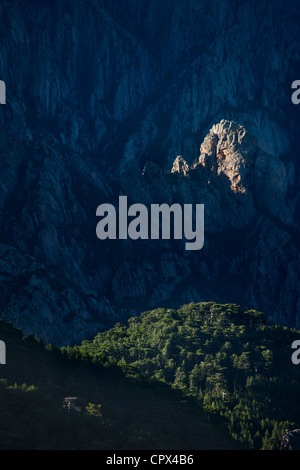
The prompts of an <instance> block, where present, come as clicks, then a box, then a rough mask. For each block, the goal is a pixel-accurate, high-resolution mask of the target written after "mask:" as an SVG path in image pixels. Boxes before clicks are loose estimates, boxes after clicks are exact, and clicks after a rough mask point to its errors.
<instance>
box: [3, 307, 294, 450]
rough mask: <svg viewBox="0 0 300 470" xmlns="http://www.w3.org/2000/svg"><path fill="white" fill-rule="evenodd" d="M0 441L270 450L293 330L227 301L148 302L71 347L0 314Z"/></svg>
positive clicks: (290, 418)
mask: <svg viewBox="0 0 300 470" xmlns="http://www.w3.org/2000/svg"><path fill="white" fill-rule="evenodd" d="M0 338H1V340H3V341H5V344H6V353H7V364H6V365H1V366H0V376H1V380H0V449H182V450H184V449H229V448H231V449H238V448H242V449H279V448H280V446H281V438H282V436H283V435H284V433H285V430H286V429H294V428H297V427H299V422H300V405H299V400H298V397H299V392H300V380H299V369H298V367H300V366H297V365H294V364H293V363H292V361H291V354H292V350H291V344H292V342H293V341H294V340H295V339H299V332H297V331H296V330H292V329H288V328H286V327H279V326H275V325H273V326H270V325H267V324H266V321H265V317H264V315H263V314H262V313H260V312H257V311H255V310H248V311H244V310H242V309H241V308H240V307H239V306H237V305H233V304H226V305H219V304H216V303H213V302H207V303H192V304H188V305H184V306H183V307H182V308H180V309H178V310H172V309H162V308H158V309H155V310H152V311H148V312H144V313H142V314H141V315H139V316H135V317H132V318H130V319H129V320H128V324H126V325H125V324H124V325H123V324H121V323H118V324H116V325H115V326H114V327H113V328H111V329H110V330H108V331H104V332H99V333H98V334H97V335H96V336H95V338H94V339H92V340H85V341H83V342H82V344H80V345H75V346H65V347H62V348H58V347H56V346H55V345H51V344H50V345H44V343H43V342H42V341H41V340H40V339H39V338H36V337H32V336H30V337H27V338H24V336H23V334H22V332H21V331H20V330H18V329H16V328H14V327H13V326H12V325H11V324H9V323H6V322H3V321H0Z"/></svg>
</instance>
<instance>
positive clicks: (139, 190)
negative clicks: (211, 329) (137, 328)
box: [0, 0, 300, 345]
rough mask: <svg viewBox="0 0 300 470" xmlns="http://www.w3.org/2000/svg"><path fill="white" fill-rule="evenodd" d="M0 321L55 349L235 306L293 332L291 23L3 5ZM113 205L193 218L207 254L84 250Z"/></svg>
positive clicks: (235, 12)
mask: <svg viewBox="0 0 300 470" xmlns="http://www.w3.org/2000/svg"><path fill="white" fill-rule="evenodd" d="M0 17H1V26H0V31H1V38H2V39H1V51H0V72H1V76H0V79H2V80H3V81H4V82H5V84H6V93H7V96H6V104H5V105H1V108H0V111H1V112H0V128H1V138H0V152H1V172H0V188H1V190H0V227H1V239H0V241H1V244H0V276H1V277H0V305H1V317H2V318H3V319H5V320H8V321H11V322H13V323H14V324H15V325H16V326H18V327H20V328H22V331H24V334H26V335H28V334H36V335H38V336H39V337H40V338H42V339H43V340H44V341H45V342H46V343H49V342H51V343H55V344H58V345H62V344H71V343H75V342H79V341H80V340H81V339H84V338H88V337H90V338H91V337H93V335H94V334H96V332H97V331H99V330H103V329H106V328H108V327H109V326H111V325H113V324H114V323H115V322H117V321H119V320H122V319H126V318H128V317H129V316H130V315H132V314H135V313H137V312H141V311H144V310H146V309H149V308H156V307H158V306H168V307H170V308H176V307H178V306H180V305H182V304H183V303H185V302H190V301H211V300H214V301H217V302H234V303H238V304H240V305H242V306H243V307H245V308H248V309H251V308H255V309H258V310H261V311H264V312H265V314H266V316H267V319H268V321H269V322H271V323H279V324H282V325H288V326H294V327H296V328H298V327H299V308H300V292H299V289H300V287H299V286H300V282H299V280H300V275H299V207H300V206H299V149H298V145H297V137H298V123H299V109H298V107H297V105H295V104H293V102H292V100H291V96H292V91H293V90H292V89H291V85H292V83H293V82H294V81H295V80H297V79H298V78H299V73H300V67H299V64H300V59H299V35H298V24H299V19H300V18H299V11H298V4H297V2H296V1H291V2H290V3H289V5H288V6H287V5H286V3H285V2H283V0H275V1H273V2H268V1H267V0H263V1H256V0H255V1H251V2H250V1H247V0H241V1H237V0H225V1H223V2H222V3H221V4H220V2H217V1H216V0H210V1H208V0H189V1H186V0H175V1H174V0H172V1H171V0H163V1H161V0H160V1H158V0H140V1H137V0H126V2H124V1H123V0H122V1H121V0H116V1H114V2H110V1H108V0H102V1H96V0H89V1H88V2H83V0H74V1H72V2H68V1H67V0H54V1H51V2H50V1H48V0H43V1H39V2H38V1H36V0H33V1H30V2H29V1H28V0H25V1H22V2H21V1H14V2H10V1H8V0H3V1H2V2H1V6H0ZM119 195H127V197H128V201H129V203H130V204H132V203H142V204H145V205H147V207H149V205H150V204H155V203H159V204H162V203H167V204H171V203H182V204H185V203H191V204H196V203H198V204H204V206H205V242H204V248H203V249H202V250H199V251H198V252H189V251H186V250H185V249H184V245H183V243H182V242H181V241H179V240H170V241H168V240H156V241H153V240H152V241H151V240H136V241H134V240H131V239H128V240H106V241H101V240H99V239H97V237H96V225H97V222H98V219H97V217H96V209H97V207H98V206H99V205H100V204H102V203H109V204H113V205H115V206H117V204H118V197H119Z"/></svg>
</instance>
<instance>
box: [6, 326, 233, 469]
mask: <svg viewBox="0 0 300 470" xmlns="http://www.w3.org/2000/svg"><path fill="white" fill-rule="evenodd" d="M0 335H1V338H3V339H4V340H5V344H6V346H7V356H8V358H9V360H8V361H7V364H6V365H5V366H2V368H1V379H0V398H1V400H0V417H1V419H0V449H1V450H102V451H104V453H102V454H101V452H100V455H99V457H98V459H99V462H101V459H103V460H104V463H105V460H106V458H107V457H108V456H109V454H111V451H112V450H121V451H122V450H124V449H125V450H131V451H132V450H144V449H147V450H152V451H153V450H170V449H181V450H182V451H185V450H186V451H189V450H190V449H202V450H228V449H232V450H235V449H240V448H242V446H241V444H240V443H238V442H237V441H235V440H234V439H232V438H231V437H230V436H229V435H228V432H227V431H226V430H225V429H223V428H222V427H218V426H217V425H216V423H215V422H214V420H213V419H210V418H209V416H208V415H207V413H205V412H203V410H202V409H201V408H200V406H199V404H197V403H195V402H194V401H193V400H190V399H186V398H185V399H184V398H183V397H182V395H181V393H180V392H178V391H175V390H171V389H170V388H169V387H167V386H166V385H165V384H160V383H156V384H155V383H152V384H149V383H147V382H145V381H143V380H134V379H133V378H130V377H127V376H126V374H125V373H124V372H122V371H121V370H120V369H118V368H116V367H106V366H103V365H102V364H101V363H99V361H98V362H97V363H95V361H89V360H87V359H86V358H84V357H83V356H82V357H81V355H80V354H79V353H78V347H75V348H62V349H59V348H57V347H54V346H52V345H51V346H48V347H45V345H44V344H43V342H42V341H41V340H40V339H39V338H34V337H32V336H27V337H26V338H25V337H24V335H23V334H22V331H20V330H19V329H16V328H15V327H14V326H13V325H11V324H9V323H7V322H4V321H0ZM105 451H106V452H107V453H108V454H106V452H105ZM149 457H150V456H149Z"/></svg>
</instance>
